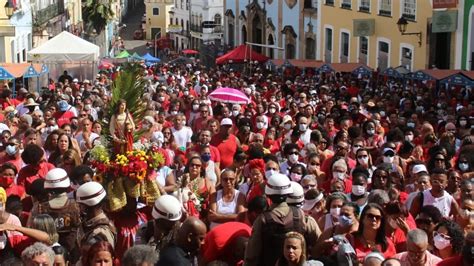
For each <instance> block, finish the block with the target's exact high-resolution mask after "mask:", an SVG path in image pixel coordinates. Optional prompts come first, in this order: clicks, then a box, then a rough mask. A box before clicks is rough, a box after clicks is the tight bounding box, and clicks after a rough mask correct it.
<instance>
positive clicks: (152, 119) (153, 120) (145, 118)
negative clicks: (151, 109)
mask: <svg viewBox="0 0 474 266" xmlns="http://www.w3.org/2000/svg"><path fill="white" fill-rule="evenodd" d="M143 120H145V121H147V122H148V123H150V124H154V123H155V119H154V118H153V116H150V115H147V116H145V117H143Z"/></svg>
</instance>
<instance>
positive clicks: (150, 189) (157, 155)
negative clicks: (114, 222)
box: [90, 145, 165, 211]
mask: <svg viewBox="0 0 474 266" xmlns="http://www.w3.org/2000/svg"><path fill="white" fill-rule="evenodd" d="M135 148H137V149H135ZM90 156H91V157H90V162H91V166H92V167H93V168H94V169H95V170H96V178H95V179H94V180H96V181H99V182H101V183H102V184H103V185H104V186H106V187H107V191H108V194H109V202H110V209H111V210H112V211H115V210H118V209H120V208H122V207H123V206H125V204H126V195H128V196H130V197H135V198H144V200H145V201H146V202H148V203H151V202H154V200H155V199H156V198H157V197H158V196H159V195H160V191H159V188H158V185H157V184H156V181H155V171H156V170H157V169H159V168H160V167H161V166H163V165H164V164H165V157H164V155H163V153H162V151H161V150H160V149H159V148H158V147H155V146H151V147H145V146H140V147H134V149H133V150H131V151H128V152H126V153H125V154H117V155H116V156H115V158H112V157H111V155H110V153H109V150H108V149H107V148H106V147H104V146H102V145H97V146H95V147H94V148H93V149H92V150H91V151H90Z"/></svg>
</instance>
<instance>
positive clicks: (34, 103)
mask: <svg viewBox="0 0 474 266" xmlns="http://www.w3.org/2000/svg"><path fill="white" fill-rule="evenodd" d="M38 105H39V104H38V103H36V102H35V100H33V98H28V100H26V103H25V104H23V106H27V107H28V106H38Z"/></svg>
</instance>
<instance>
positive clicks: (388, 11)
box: [379, 9, 392, 17]
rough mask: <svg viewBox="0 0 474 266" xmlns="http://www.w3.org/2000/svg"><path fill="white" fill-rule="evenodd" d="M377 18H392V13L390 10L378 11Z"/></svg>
mask: <svg viewBox="0 0 474 266" xmlns="http://www.w3.org/2000/svg"><path fill="white" fill-rule="evenodd" d="M379 16H385V17H391V16H392V11H391V10H384V9H380V10H379Z"/></svg>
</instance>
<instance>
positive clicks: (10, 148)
mask: <svg viewBox="0 0 474 266" xmlns="http://www.w3.org/2000/svg"><path fill="white" fill-rule="evenodd" d="M5 152H6V153H7V154H8V155H10V156H13V155H15V154H16V152H17V149H16V146H14V145H8V146H7V147H6V149H5Z"/></svg>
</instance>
